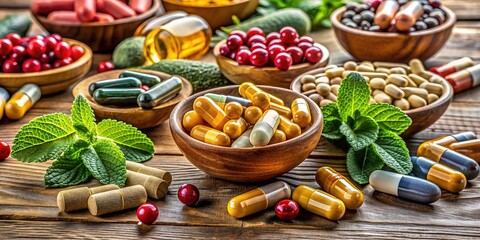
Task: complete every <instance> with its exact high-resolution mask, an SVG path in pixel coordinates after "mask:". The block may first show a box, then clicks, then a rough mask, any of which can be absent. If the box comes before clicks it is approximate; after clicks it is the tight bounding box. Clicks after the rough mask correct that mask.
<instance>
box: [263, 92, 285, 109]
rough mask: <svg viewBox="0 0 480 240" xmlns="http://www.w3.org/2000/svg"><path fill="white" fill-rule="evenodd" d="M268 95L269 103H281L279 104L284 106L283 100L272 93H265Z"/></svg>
mask: <svg viewBox="0 0 480 240" xmlns="http://www.w3.org/2000/svg"><path fill="white" fill-rule="evenodd" d="M267 94H268V96H269V97H270V103H275V104H278V105H281V106H285V103H284V102H283V100H282V99H281V98H279V97H277V96H275V95H273V94H270V93H267Z"/></svg>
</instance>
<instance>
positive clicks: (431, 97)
mask: <svg viewBox="0 0 480 240" xmlns="http://www.w3.org/2000/svg"><path fill="white" fill-rule="evenodd" d="M439 98H440V97H439V96H438V95H437V94H433V93H430V94H428V97H427V102H428V104H432V103H433V102H435V101H437V100H438V99H439Z"/></svg>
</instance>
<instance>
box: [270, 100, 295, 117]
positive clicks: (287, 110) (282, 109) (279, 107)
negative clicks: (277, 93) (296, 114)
mask: <svg viewBox="0 0 480 240" xmlns="http://www.w3.org/2000/svg"><path fill="white" fill-rule="evenodd" d="M268 109H272V110H275V111H277V112H278V114H280V115H281V116H284V117H286V118H288V119H292V110H291V109H290V108H288V107H285V106H282V105H278V104H276V103H273V102H271V103H270V105H269V106H268Z"/></svg>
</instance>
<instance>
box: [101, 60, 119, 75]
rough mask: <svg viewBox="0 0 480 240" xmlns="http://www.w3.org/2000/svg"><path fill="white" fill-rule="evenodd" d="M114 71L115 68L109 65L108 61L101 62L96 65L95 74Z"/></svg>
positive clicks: (111, 64)
mask: <svg viewBox="0 0 480 240" xmlns="http://www.w3.org/2000/svg"><path fill="white" fill-rule="evenodd" d="M114 69H115V66H114V65H113V63H111V62H109V61H101V62H100V63H99V64H98V67H97V72H98V73H102V72H106V71H110V70H114Z"/></svg>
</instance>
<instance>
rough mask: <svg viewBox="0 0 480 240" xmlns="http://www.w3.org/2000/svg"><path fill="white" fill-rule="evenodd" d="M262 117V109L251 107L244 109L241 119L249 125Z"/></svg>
mask: <svg viewBox="0 0 480 240" xmlns="http://www.w3.org/2000/svg"><path fill="white" fill-rule="evenodd" d="M262 115H263V111H262V109H260V108H259V107H257V106H251V107H248V108H247V109H245V113H244V114H243V117H244V118H245V120H247V122H248V123H250V124H255V123H257V121H258V119H260V117H261V116H262Z"/></svg>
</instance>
